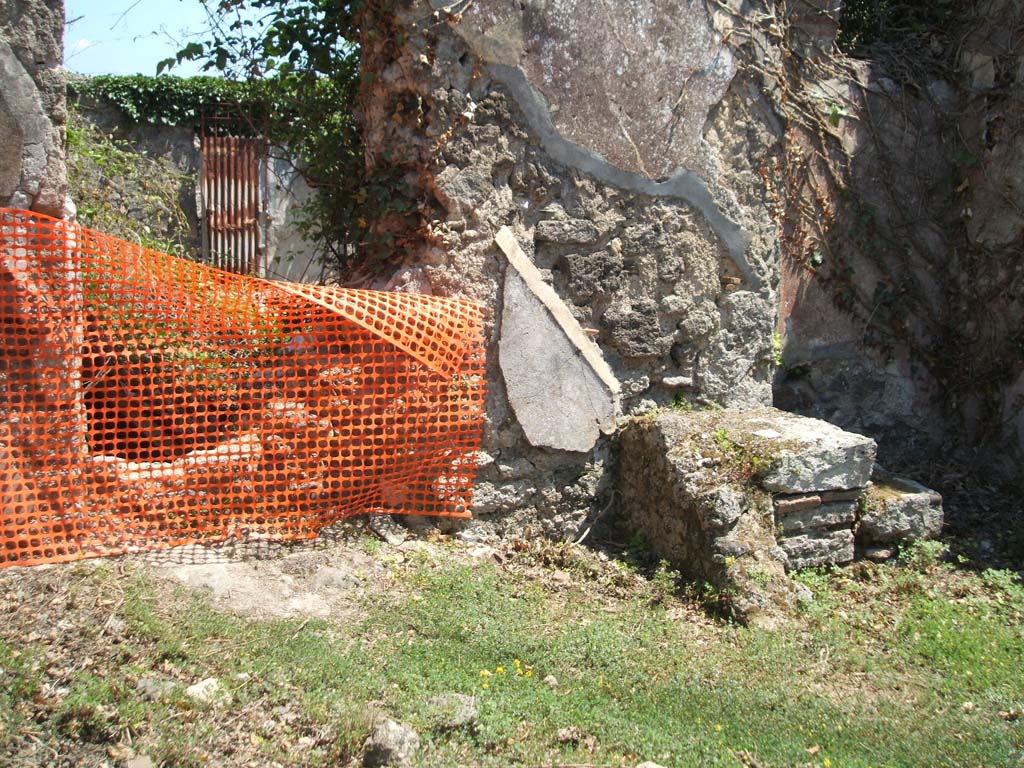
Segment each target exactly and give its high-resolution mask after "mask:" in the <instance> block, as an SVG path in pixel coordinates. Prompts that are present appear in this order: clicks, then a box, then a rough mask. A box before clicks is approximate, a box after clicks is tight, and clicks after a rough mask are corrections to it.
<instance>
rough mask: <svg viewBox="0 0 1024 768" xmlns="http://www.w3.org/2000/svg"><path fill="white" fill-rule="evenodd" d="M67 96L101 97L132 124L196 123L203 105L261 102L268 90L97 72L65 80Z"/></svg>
mask: <svg viewBox="0 0 1024 768" xmlns="http://www.w3.org/2000/svg"><path fill="white" fill-rule="evenodd" d="M68 88H69V90H70V92H71V93H70V94H69V95H70V96H72V97H77V98H79V99H81V98H88V99H94V100H102V101H104V102H106V103H108V104H111V105H112V106H114V107H117V108H118V109H120V110H121V111H122V112H123V113H124V114H125V116H126V117H127V118H128V119H129V120H131V121H132V122H135V123H149V124H152V125H183V126H190V125H196V124H198V122H199V113H200V110H201V108H202V107H203V105H205V104H214V103H218V102H231V103H264V102H265V101H266V97H267V95H268V94H269V93H270V91H271V89H269V88H267V87H257V86H255V85H254V84H252V83H245V82H239V81H236V80H227V79H225V78H223V77H209V76H206V77H172V76H169V75H162V76H159V77H151V76H147V75H100V76H98V77H90V78H82V79H76V80H74V81H72V82H70V83H69V86H68Z"/></svg>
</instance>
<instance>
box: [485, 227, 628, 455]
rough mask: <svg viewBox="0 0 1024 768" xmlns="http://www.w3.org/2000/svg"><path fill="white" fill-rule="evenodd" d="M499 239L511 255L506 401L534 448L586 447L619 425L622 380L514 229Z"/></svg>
mask: <svg viewBox="0 0 1024 768" xmlns="http://www.w3.org/2000/svg"><path fill="white" fill-rule="evenodd" d="M496 240H497V241H498V244H499V245H500V246H501V248H502V250H503V251H504V252H505V254H506V256H508V258H509V268H508V269H507V270H506V273H505V295H504V304H503V306H502V313H501V337H500V339H499V341H498V361H499V364H500V365H501V372H502V376H503V378H504V379H505V388H506V390H507V392H508V399H509V403H510V404H511V405H512V409H513V411H514V412H515V414H516V418H517V419H518V421H519V424H520V425H521V426H522V428H523V431H524V432H525V433H526V438H527V440H529V441H530V443H531V444H532V445H536V446H543V447H547V448H555V449H558V450H563V451H578V452H587V451H589V450H590V449H591V448H593V447H594V443H595V442H596V441H597V438H598V436H599V435H600V434H601V433H602V432H605V433H610V432H612V431H614V429H615V425H616V417H617V415H618V413H619V389H620V388H619V383H618V380H616V378H615V376H614V374H612V372H611V369H610V368H609V367H608V365H607V363H605V361H604V358H603V357H601V353H600V350H599V349H598V348H597V346H596V345H595V344H594V343H593V342H592V341H590V339H588V338H587V336H586V334H585V333H584V332H583V329H582V328H581V327H580V325H579V323H578V322H577V321H576V319H575V318H574V317H573V316H572V313H571V312H570V311H569V309H568V307H566V306H565V304H564V303H563V302H562V301H561V299H559V298H558V295H557V294H556V293H555V291H554V290H553V289H552V288H551V286H549V285H547V284H545V283H544V282H543V280H542V279H541V276H540V274H539V273H538V271H537V269H536V267H534V266H533V264H532V263H531V262H530V261H529V259H527V258H526V256H525V254H523V253H522V251H521V250H520V249H519V246H518V245H517V244H516V242H515V238H514V237H513V236H512V233H511V232H510V231H509V230H508V229H507V228H502V231H501V232H499V235H498V237H497V238H496Z"/></svg>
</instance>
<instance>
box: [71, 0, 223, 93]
mask: <svg viewBox="0 0 1024 768" xmlns="http://www.w3.org/2000/svg"><path fill="white" fill-rule="evenodd" d="M65 15H66V18H67V21H68V22H70V23H69V24H68V26H67V28H66V29H65V31H64V65H65V66H66V67H67V68H68V69H70V70H71V71H73V72H78V73H80V74H83V75H103V74H115V75H131V74H136V73H138V74H143V75H155V74H156V65H157V62H159V61H160V60H162V59H166V58H169V57H171V56H173V55H174V54H175V53H176V52H177V51H178V49H179V48H181V47H182V46H183V45H184V44H185V43H186V42H188V41H189V40H192V39H194V36H195V35H196V34H197V33H201V32H202V30H203V29H204V26H205V20H206V14H205V12H204V11H203V6H202V3H201V2H200V0H66V2H65ZM172 71H173V73H174V74H179V75H194V74H199V67H198V66H197V65H196V64H192V63H186V64H184V65H182V66H181V67H176V68H175V69H174V70H172Z"/></svg>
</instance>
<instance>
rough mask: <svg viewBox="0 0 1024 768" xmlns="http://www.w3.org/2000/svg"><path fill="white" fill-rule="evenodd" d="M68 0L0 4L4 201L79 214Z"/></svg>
mask: <svg viewBox="0 0 1024 768" xmlns="http://www.w3.org/2000/svg"><path fill="white" fill-rule="evenodd" d="M63 58H64V2H63V0H5V2H4V3H3V4H2V5H0V82H2V83H3V88H2V89H0V205H4V206H11V207H16V208H27V209H30V210H33V211H38V212H40V213H45V214H47V215H50V216H59V217H67V216H70V215H73V208H72V207H71V206H70V204H69V202H68V200H67V172H66V170H65V167H64V151H63V146H64V134H63V127H62V126H63V125H64V121H65V119H66V117H67V109H66V103H65V95H64V74H63V70H62V69H61V64H62V62H63Z"/></svg>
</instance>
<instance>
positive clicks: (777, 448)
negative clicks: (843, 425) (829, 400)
mask: <svg viewBox="0 0 1024 768" xmlns="http://www.w3.org/2000/svg"><path fill="white" fill-rule="evenodd" d="M743 427H744V428H745V429H746V430H748V431H749V432H750V433H751V434H752V435H754V436H755V437H758V438H761V440H762V441H763V442H764V443H765V444H766V450H767V451H768V452H769V453H770V455H771V464H770V467H769V469H768V470H767V471H766V472H765V473H764V474H763V475H762V476H761V485H762V486H763V487H764V488H765V490H768V491H772V492H773V493H813V492H815V491H832V490H846V489H852V488H863V487H865V486H866V485H867V484H868V481H869V480H870V479H871V467H872V465H873V464H874V461H875V453H876V450H877V448H876V445H875V441H874V440H872V439H871V438H870V437H864V436H863V435H857V434H854V433H853V432H846V431H844V430H842V429H840V428H839V427H837V426H835V425H833V424H829V423H828V422H826V421H821V420H819V419H810V418H806V417H804V416H796V415H794V414H791V413H784V412H782V411H775V410H770V409H769V410H766V412H764V413H763V414H758V413H756V412H751V414H750V416H749V417H748V418H747V419H746V420H745V423H744V424H743Z"/></svg>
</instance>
